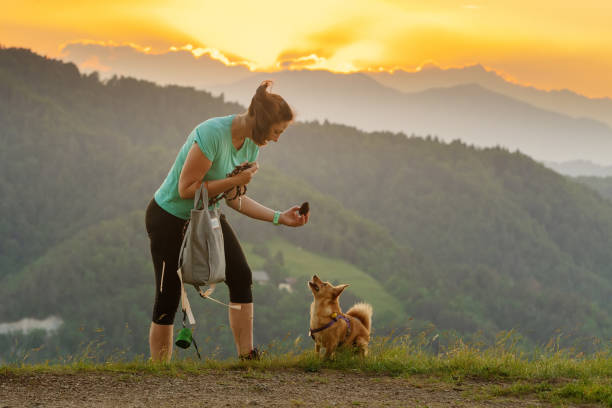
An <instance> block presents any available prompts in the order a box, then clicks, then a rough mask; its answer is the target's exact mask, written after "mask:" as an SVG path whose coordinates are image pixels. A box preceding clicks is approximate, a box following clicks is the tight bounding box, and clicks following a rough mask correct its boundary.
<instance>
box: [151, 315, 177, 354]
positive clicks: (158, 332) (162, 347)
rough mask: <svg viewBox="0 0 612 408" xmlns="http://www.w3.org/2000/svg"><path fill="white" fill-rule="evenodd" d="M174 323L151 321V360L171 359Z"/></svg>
mask: <svg viewBox="0 0 612 408" xmlns="http://www.w3.org/2000/svg"><path fill="white" fill-rule="evenodd" d="M173 337H174V325H172V324H157V323H155V322H151V328H150V329H149V350H150V351H151V360H153V361H170V360H171V359H172V339H173Z"/></svg>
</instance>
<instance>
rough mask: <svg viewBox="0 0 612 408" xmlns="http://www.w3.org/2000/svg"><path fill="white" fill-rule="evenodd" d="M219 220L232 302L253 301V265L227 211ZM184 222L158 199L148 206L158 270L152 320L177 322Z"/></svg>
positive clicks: (147, 222) (155, 261)
mask: <svg viewBox="0 0 612 408" xmlns="http://www.w3.org/2000/svg"><path fill="white" fill-rule="evenodd" d="M220 220H221V230H222V231H223V242H224V248H225V284H226V285H227V287H228V288H229V295H230V301H231V302H233V303H251V302H253V294H252V291H251V287H252V285H253V282H252V274H251V268H250V267H249V265H248V264H247V261H246V257H245V256H244V252H242V248H241V247H240V243H239V242H238V238H237V237H236V234H235V233H234V231H233V230H232V228H231V227H230V225H229V224H228V222H227V220H226V219H225V215H224V214H221V217H220ZM185 222H186V221H185V220H183V219H181V218H178V217H176V216H174V215H172V214H170V213H169V212H167V211H166V210H164V209H163V208H161V207H160V206H159V204H157V202H156V201H155V199H152V200H151V202H150V203H149V206H148V207H147V212H146V214H145V223H146V226H147V233H148V234H149V240H150V242H151V256H152V257H153V268H154V269H155V304H154V306H153V318H152V319H153V322H155V323H157V324H166V325H168V324H172V323H173V322H174V315H175V314H176V310H177V307H178V304H179V300H180V298H181V282H180V281H179V278H178V275H177V273H176V270H177V268H178V256H179V251H180V249H181V242H182V237H183V227H184V226H185ZM162 278H163V279H162Z"/></svg>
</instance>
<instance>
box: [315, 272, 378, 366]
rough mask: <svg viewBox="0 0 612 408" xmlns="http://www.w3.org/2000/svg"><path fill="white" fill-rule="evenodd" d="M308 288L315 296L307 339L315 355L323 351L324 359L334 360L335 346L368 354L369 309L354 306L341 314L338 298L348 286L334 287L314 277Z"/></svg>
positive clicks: (367, 307) (361, 305) (368, 306)
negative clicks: (311, 341) (313, 346)
mask: <svg viewBox="0 0 612 408" xmlns="http://www.w3.org/2000/svg"><path fill="white" fill-rule="evenodd" d="M308 286H309V287H310V290H311V291H312V294H313V296H314V301H313V302H312V304H311V305H310V335H311V336H312V338H313V339H314V341H315V351H316V352H317V353H319V351H320V350H321V347H324V348H325V358H326V359H329V358H331V357H332V356H333V354H334V352H335V351H336V348H337V347H338V346H344V345H349V346H357V348H358V350H359V353H360V354H361V355H362V356H366V355H367V354H368V343H369V342H370V328H371V324H372V306H370V305H369V304H367V303H357V304H355V305H354V306H353V307H351V308H350V309H349V310H348V312H346V314H344V315H343V314H342V310H340V304H339V303H338V297H339V296H340V294H341V293H342V291H343V290H344V288H346V287H347V286H348V285H338V286H333V285H332V284H331V283H329V282H323V281H322V280H321V279H319V277H318V276H317V275H314V276H313V277H312V281H309V282H308Z"/></svg>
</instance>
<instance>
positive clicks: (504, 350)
mask: <svg viewBox="0 0 612 408" xmlns="http://www.w3.org/2000/svg"><path fill="white" fill-rule="evenodd" d="M296 341H299V340H296ZM426 346H427V344H425V342H423V341H422V338H410V337H408V336H402V337H396V338H391V337H385V338H380V337H378V338H374V339H373V340H372V343H371V345H370V354H369V356H368V357H366V358H363V359H362V358H359V357H357V356H355V355H354V354H353V353H351V351H350V350H345V351H342V352H339V353H338V354H337V355H336V358H335V359H334V360H332V361H325V360H323V359H321V358H320V357H319V356H317V355H315V354H314V352H313V351H300V352H297V351H296V352H289V353H278V352H275V351H274V348H273V347H269V348H268V350H267V352H266V354H265V355H264V357H263V358H262V359H261V360H260V361H248V362H244V361H239V360H236V359H227V360H222V361H219V360H213V359H204V360H203V361H198V360H194V359H191V358H189V359H183V360H175V361H172V362H171V363H152V362H150V361H147V360H145V359H144V358H141V359H135V360H132V361H108V362H105V363H95V362H93V361H92V360H90V357H84V358H81V359H77V360H74V359H72V360H69V362H67V363H64V364H49V363H47V364H38V365H26V364H11V365H5V366H0V377H1V376H2V375H24V374H25V375H31V374H35V373H55V374H58V373H78V372H84V371H101V372H113V373H120V374H121V375H124V376H125V375H126V374H134V373H139V374H142V373H149V374H152V375H162V376H181V375H184V374H194V375H197V374H198V373H204V372H207V371H208V370H228V369H229V370H243V371H244V375H245V376H248V378H266V376H269V375H270V372H273V371H275V370H287V369H290V370H300V371H304V372H321V371H323V370H345V371H351V372H362V373H368V374H373V375H378V376H403V377H410V376H419V377H420V378H423V377H426V378H429V379H435V380H436V381H441V382H450V383H462V382H476V383H480V382H482V381H485V382H490V383H494V384H491V385H486V384H484V385H485V387H484V392H485V393H487V395H488V396H490V397H500V396H515V397H521V396H536V397H537V398H539V399H541V400H543V401H546V402H551V403H557V404H558V403H563V402H572V403H598V404H601V405H603V406H608V407H612V348H610V347H608V349H607V350H605V351H600V352H598V353H595V354H592V355H589V356H585V355H583V354H576V355H573V354H572V353H571V352H570V351H567V350H558V349H557V350H555V349H549V350H542V351H537V352H533V353H532V354H530V355H527V354H525V353H524V352H518V351H514V350H513V349H512V347H510V348H508V347H507V346H505V345H504V344H503V343H502V342H500V343H498V344H497V345H496V346H494V347H489V348H487V349H479V348H476V347H474V346H468V345H465V344H464V343H462V342H461V341H458V342H457V344H455V345H454V346H452V347H449V348H447V349H444V350H443V351H442V352H441V353H440V354H439V355H437V356H434V355H432V354H430V353H428V352H427V351H426V350H427V347H426ZM324 374H325V372H324V371H323V372H322V375H324Z"/></svg>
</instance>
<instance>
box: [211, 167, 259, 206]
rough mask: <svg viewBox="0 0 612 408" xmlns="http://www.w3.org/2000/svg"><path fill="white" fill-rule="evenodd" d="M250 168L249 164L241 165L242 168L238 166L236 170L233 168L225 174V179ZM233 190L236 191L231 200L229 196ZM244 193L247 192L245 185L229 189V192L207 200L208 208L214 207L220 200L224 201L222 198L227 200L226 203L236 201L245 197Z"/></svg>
mask: <svg viewBox="0 0 612 408" xmlns="http://www.w3.org/2000/svg"><path fill="white" fill-rule="evenodd" d="M251 166H252V164H251V163H247V164H244V165H242V166H241V165H238V166H236V168H235V169H234V170H233V171H232V172H231V173H227V174H226V177H234V176H236V175H238V174H240V173H242V172H243V171H245V170H246V169H249V168H251ZM240 187H242V189H241V188H240ZM234 190H236V192H235V193H234V196H233V197H232V198H230V197H229V196H230V194H231V193H232V191H234ZM246 192H247V187H246V185H244V186H236V187H232V188H230V189H229V190H227V191H226V192H224V193H223V194H221V195H220V196H218V197H213V198H211V199H209V200H208V206H209V207H210V206H212V205H215V204H217V203H218V202H219V201H221V200H222V199H224V198H227V200H228V201H232V200H235V199H237V198H238V197H240V196H243V195H245V194H246Z"/></svg>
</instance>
